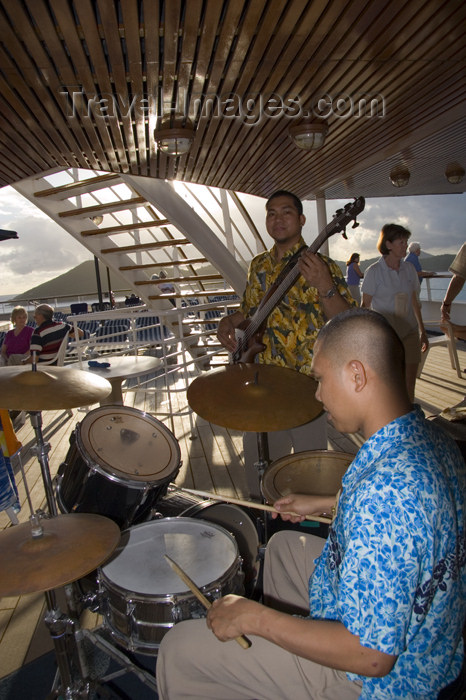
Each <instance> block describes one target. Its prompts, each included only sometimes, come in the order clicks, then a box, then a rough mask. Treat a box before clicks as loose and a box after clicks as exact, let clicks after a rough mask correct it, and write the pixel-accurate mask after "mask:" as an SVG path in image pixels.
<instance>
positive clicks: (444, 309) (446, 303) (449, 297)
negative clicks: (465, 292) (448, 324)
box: [441, 275, 464, 321]
mask: <svg viewBox="0 0 466 700" xmlns="http://www.w3.org/2000/svg"><path fill="white" fill-rule="evenodd" d="M463 286H464V277H461V276H460V275H453V277H452V278H451V280H450V284H449V285H448V289H447V291H446V294H445V297H444V299H443V302H442V306H441V316H442V321H449V320H450V308H451V304H452V301H453V300H454V299H456V297H457V296H458V294H459V293H460V292H461V290H462V289H463Z"/></svg>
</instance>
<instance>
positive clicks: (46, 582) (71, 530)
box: [0, 513, 121, 598]
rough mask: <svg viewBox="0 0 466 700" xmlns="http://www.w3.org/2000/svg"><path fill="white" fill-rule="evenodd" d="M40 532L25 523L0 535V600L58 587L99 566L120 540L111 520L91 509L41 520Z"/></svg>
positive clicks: (117, 529) (117, 528)
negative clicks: (36, 533)
mask: <svg viewBox="0 0 466 700" xmlns="http://www.w3.org/2000/svg"><path fill="white" fill-rule="evenodd" d="M40 524H41V525H42V528H43V535H42V536H40V537H32V534H31V525H30V523H29V522H27V523H22V524H21V525H15V526H13V527H10V528H8V529H7V530H4V531H3V532H1V533H0V551H1V558H0V562H1V564H0V566H1V575H0V598H2V597H4V596H17V595H23V594H24V593H38V592H39V591H47V590H51V589H53V588H59V587H60V586H64V585H65V584H67V583H71V581H76V579H78V578H81V577H82V576H85V575H86V574H88V573H89V572H90V571H93V570H94V569H95V568H96V567H97V566H99V565H100V564H102V562H103V561H105V560H106V559H107V558H108V557H109V556H110V554H111V553H112V552H113V550H114V549H115V547H116V546H117V544H118V543H119V541H120V534H121V533H120V529H119V527H118V525H117V524H116V523H114V522H113V520H110V519H109V518H104V517H103V516H102V515H95V514H94V513H69V514H67V515H57V516H55V517H54V518H42V519H41V520H40Z"/></svg>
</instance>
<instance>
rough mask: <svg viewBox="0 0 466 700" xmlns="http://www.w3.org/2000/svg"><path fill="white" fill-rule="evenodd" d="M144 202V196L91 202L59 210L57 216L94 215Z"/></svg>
mask: <svg viewBox="0 0 466 700" xmlns="http://www.w3.org/2000/svg"><path fill="white" fill-rule="evenodd" d="M145 203H146V199H145V197H131V199H120V200H117V201H116V202H107V203H106V204H93V205H92V206H90V207H79V208H78V207H77V208H76V209H69V210H67V211H61V212H59V213H58V216H59V217H61V218H63V219H65V218H68V217H70V216H95V215H96V214H105V213H109V212H114V211H123V210H124V209H133V208H134V207H140V206H141V205H143V204H145Z"/></svg>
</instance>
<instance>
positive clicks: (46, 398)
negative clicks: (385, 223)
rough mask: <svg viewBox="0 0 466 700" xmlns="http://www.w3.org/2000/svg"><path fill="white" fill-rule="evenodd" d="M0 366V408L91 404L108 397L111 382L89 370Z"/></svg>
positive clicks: (64, 406)
mask: <svg viewBox="0 0 466 700" xmlns="http://www.w3.org/2000/svg"><path fill="white" fill-rule="evenodd" d="M31 368H32V365H28V366H27V367H0V408H7V409H10V410H18V411H45V410H48V409H52V410H53V409H61V408H77V407H78V406H91V405H92V404H94V403H97V402H99V401H101V400H102V399H104V398H105V397H106V396H108V395H109V394H110V392H111V390H112V385H111V384H110V382H109V381H107V380H106V379H103V377H99V376H96V375H94V374H92V373H91V372H86V371H85V370H80V369H69V368H68V367H66V366H65V367H51V366H49V365H46V366H44V367H41V366H40V365H37V372H34V371H33V370H32V369H31Z"/></svg>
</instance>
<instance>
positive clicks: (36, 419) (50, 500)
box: [28, 411, 58, 515]
mask: <svg viewBox="0 0 466 700" xmlns="http://www.w3.org/2000/svg"><path fill="white" fill-rule="evenodd" d="M28 413H29V417H30V419H31V425H32V427H33V428H34V433H35V435H36V442H37V445H36V446H34V447H33V448H32V451H33V452H34V454H35V455H36V456H37V459H38V460H39V464H40V469H41V473H42V481H43V482H44V488H45V497H46V499H47V506H48V509H49V513H50V515H58V511H57V506H56V503H55V499H54V496H53V486H52V478H51V476H50V466H49V460H48V457H47V455H48V453H49V452H50V443H48V442H44V438H43V435H42V413H41V412H40V411H28Z"/></svg>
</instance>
